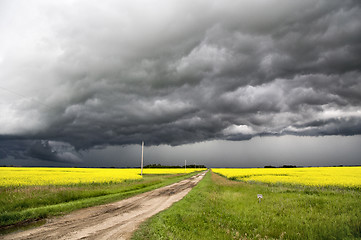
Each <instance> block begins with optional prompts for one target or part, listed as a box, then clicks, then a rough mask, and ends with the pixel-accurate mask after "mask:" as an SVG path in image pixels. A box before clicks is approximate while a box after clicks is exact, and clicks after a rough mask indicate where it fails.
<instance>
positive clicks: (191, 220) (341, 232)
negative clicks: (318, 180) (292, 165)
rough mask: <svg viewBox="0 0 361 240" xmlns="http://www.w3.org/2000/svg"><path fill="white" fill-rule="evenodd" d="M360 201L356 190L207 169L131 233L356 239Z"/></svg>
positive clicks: (359, 228)
mask: <svg viewBox="0 0 361 240" xmlns="http://www.w3.org/2000/svg"><path fill="white" fill-rule="evenodd" d="M257 194H263V200H262V202H261V203H258V200H257ZM360 203H361V192H360V191H359V190H352V189H351V190H350V189H340V188H338V189H337V188H316V187H304V186H291V185H281V184H274V185H271V184H263V183H244V182H239V181H231V180H227V179H226V178H224V177H221V176H219V175H216V174H214V173H212V174H211V173H208V174H207V175H206V176H205V178H204V179H203V180H202V181H201V182H200V183H199V184H198V185H197V186H196V187H195V188H193V189H192V191H191V192H190V193H189V194H188V195H187V196H186V197H185V198H184V199H183V200H181V201H179V202H177V203H175V204H174V205H173V206H172V207H171V208H169V209H167V210H165V211H163V212H161V213H159V214H157V215H156V216H154V217H152V218H150V219H149V220H148V221H146V222H145V223H143V224H142V225H141V227H140V229H139V230H138V231H137V232H136V233H135V234H134V236H133V239H136V240H137V239H360V238H361V208H360V206H361V205H360Z"/></svg>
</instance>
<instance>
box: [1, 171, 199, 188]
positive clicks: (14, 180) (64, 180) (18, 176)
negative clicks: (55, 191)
mask: <svg viewBox="0 0 361 240" xmlns="http://www.w3.org/2000/svg"><path fill="white" fill-rule="evenodd" d="M199 170H200V169H199V168H198V169H187V171H185V170H184V169H179V168H178V169H170V168H162V169H143V174H178V173H190V172H194V171H199ZM128 179H129V180H131V179H132V180H133V179H134V180H136V179H142V177H141V176H140V169H139V168H138V169H137V168H129V169H116V168H115V169H106V168H26V167H0V187H8V186H29V185H71V184H83V183H109V182H122V181H124V180H128Z"/></svg>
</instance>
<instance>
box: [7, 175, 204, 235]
mask: <svg viewBox="0 0 361 240" xmlns="http://www.w3.org/2000/svg"><path fill="white" fill-rule="evenodd" d="M204 175H205V172H203V173H200V174H198V175H196V176H194V177H191V178H189V179H186V180H182V181H180V182H178V183H174V184H172V185H169V186H166V187H162V188H158V189H156V190H153V191H150V192H146V193H142V194H139V195H136V196H134V197H131V198H128V199H125V200H122V201H119V202H115V203H111V204H106V205H101V206H95V207H90V208H86V209H81V210H78V211H75V212H73V213H70V214H68V215H66V216H63V217H59V218H53V219H50V220H49V221H48V222H47V223H46V224H45V225H43V226H41V227H38V228H34V229H30V230H27V231H23V232H18V233H13V234H9V235H5V236H0V238H1V237H3V239H47V240H50V239H112V240H113V239H129V238H130V237H131V235H132V233H133V232H134V231H135V230H136V229H137V227H138V226H139V224H140V223H141V222H143V221H144V220H146V219H147V218H149V217H151V216H153V215H154V214H156V213H158V212H160V211H162V210H164V209H166V208H168V207H170V206H171V205H172V204H173V203H174V202H177V201H179V200H180V199H182V198H183V197H184V196H185V195H187V193H188V192H189V191H190V190H191V189H192V188H193V187H194V186H195V185H196V184H197V183H198V182H199V181H200V180H201V179H202V178H203V176H204Z"/></svg>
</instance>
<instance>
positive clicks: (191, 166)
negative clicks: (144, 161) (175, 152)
mask: <svg viewBox="0 0 361 240" xmlns="http://www.w3.org/2000/svg"><path fill="white" fill-rule="evenodd" d="M186 167H187V168H207V167H206V166H205V165H201V164H190V165H187V166H186ZM144 168H184V165H183V166H174V165H172V166H166V165H161V164H149V165H146V166H144Z"/></svg>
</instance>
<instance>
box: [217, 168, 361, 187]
mask: <svg viewBox="0 0 361 240" xmlns="http://www.w3.org/2000/svg"><path fill="white" fill-rule="evenodd" d="M212 171H213V172H216V173H220V174H222V175H224V176H226V177H228V178H235V179H237V180H243V181H257V182H266V183H277V182H280V183H290V184H302V185H309V186H338V187H352V188H361V167H310V168H234V169H232V168H213V169H212Z"/></svg>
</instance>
